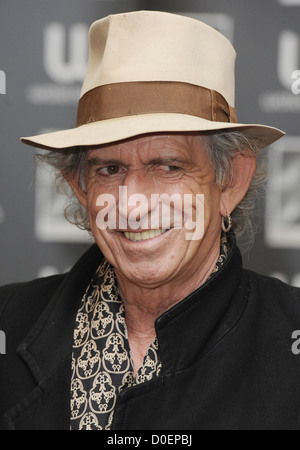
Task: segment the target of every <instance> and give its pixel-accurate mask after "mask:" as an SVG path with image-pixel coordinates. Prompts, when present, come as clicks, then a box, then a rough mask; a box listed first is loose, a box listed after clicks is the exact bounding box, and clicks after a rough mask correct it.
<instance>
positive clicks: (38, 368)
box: [4, 245, 103, 430]
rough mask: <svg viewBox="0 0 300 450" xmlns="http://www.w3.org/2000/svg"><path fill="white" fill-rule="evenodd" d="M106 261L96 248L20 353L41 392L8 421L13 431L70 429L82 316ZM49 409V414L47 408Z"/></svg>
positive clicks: (63, 286) (68, 277) (9, 415)
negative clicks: (78, 318)
mask: <svg viewBox="0 0 300 450" xmlns="http://www.w3.org/2000/svg"><path fill="white" fill-rule="evenodd" d="M102 258H103V255H102V254H101V252H100V250H99V249H98V247H97V246H96V245H93V246H92V247H91V248H90V249H89V250H88V251H87V252H86V253H85V254H84V255H83V256H82V257H81V259H80V260H79V261H78V262H77V264H76V265H75V266H74V267H73V268H72V269H71V271H70V272H69V273H68V274H67V275H66V277H65V278H64V280H63V282H62V284H61V285H60V287H59V288H58V290H57V292H56V293H55V295H54V296H53V298H52V299H51V301H50V303H49V304H48V306H47V308H46V309H45V311H44V312H43V314H42V315H41V317H40V318H39V320H38V321H37V322H36V324H35V325H34V327H33V328H32V329H31V331H30V333H29V334H28V335H27V337H26V338H25V340H24V341H23V342H22V343H21V345H20V346H19V347H18V349H17V352H18V354H19V355H20V357H21V358H22V359H23V361H24V362H25V363H26V365H27V367H28V369H29V370H30V372H31V373H32V375H33V377H34V379H35V381H36V388H35V389H34V391H33V392H32V393H31V394H30V395H29V396H28V397H26V398H24V399H23V400H22V401H21V402H20V403H19V404H18V405H17V406H16V407H15V408H13V409H12V410H11V411H9V412H8V413H7V414H6V415H5V419H4V421H5V424H6V426H7V428H8V429H24V430H26V429H27V430H28V429H32V428H31V427H34V429H68V428H69V421H70V385H69V383H68V382H67V380H68V379H69V380H71V353H72V343H73V330H74V324H75V318H76V314H77V310H78V307H79V304H80V301H81V300H82V297H83V295H84V292H85V290H86V287H87V286H88V285H89V283H90V280H91V278H92V276H93V275H94V273H95V271H96V270H97V267H98V265H99V264H100V262H101V260H102ZM45 404H47V408H45V407H44V405H45Z"/></svg>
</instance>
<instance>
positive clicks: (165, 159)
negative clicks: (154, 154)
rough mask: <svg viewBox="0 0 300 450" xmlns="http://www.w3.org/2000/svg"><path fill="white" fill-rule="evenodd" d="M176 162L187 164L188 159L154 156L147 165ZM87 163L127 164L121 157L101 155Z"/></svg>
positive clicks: (92, 164)
mask: <svg viewBox="0 0 300 450" xmlns="http://www.w3.org/2000/svg"><path fill="white" fill-rule="evenodd" d="M176 164H187V161H186V160H184V159H182V158H178V157H159V158H153V159H151V160H150V161H148V162H147V163H146V164H145V165H169V166H171V165H176ZM87 165H88V166H89V167H92V166H114V165H117V166H126V164H124V162H123V161H120V160H119V159H113V158H109V159H104V158H99V157H97V156H96V157H94V158H91V159H88V160H87Z"/></svg>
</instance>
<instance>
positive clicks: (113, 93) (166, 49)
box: [21, 11, 284, 150]
mask: <svg viewBox="0 0 300 450" xmlns="http://www.w3.org/2000/svg"><path fill="white" fill-rule="evenodd" d="M235 59H236V53H235V50H234V48H233V47H232V45H231V43H230V42H229V41H228V40H227V39H226V38H225V37H224V36H223V35H222V34H220V33H219V32H218V31H216V30H215V29H213V28H211V27H209V26H208V25H206V24H204V23H202V22H200V21H198V20H195V19H191V18H187V17H183V16H180V15H176V14H170V13H165V12H156V11H138V12H131V13H125V14H117V15H112V16H108V17H106V18H104V19H101V20H98V21H97V22H95V23H94V24H93V25H92V26H91V28H90V54H89V62H88V67H87V73H86V77H85V80H84V83H83V87H82V92H81V98H80V100H79V105H78V114H77V124H76V128H73V129H70V130H64V131H59V132H55V133H49V134H43V135H40V136H33V137H27V138H22V139H21V140H22V142H24V143H25V144H29V145H32V146H35V147H39V148H44V149H50V150H51V149H52V150H54V149H64V148H70V147H77V146H87V147H89V146H97V145H101V144H107V143H111V142H115V141H120V140H123V139H126V138H130V137H134V136H138V135H141V134H146V133H156V132H191V131H211V130H244V131H245V132H246V133H247V134H248V135H251V136H255V137H257V138H259V139H260V140H261V141H262V146H266V145H269V144H271V143H272V142H275V141H276V140H277V139H279V138H280V137H282V136H283V135H284V133H283V132H282V131H280V130H278V129H277V128H273V127H268V126H264V125H256V124H240V123H237V116H236V110H235V107H234V105H235V76H234V66H235Z"/></svg>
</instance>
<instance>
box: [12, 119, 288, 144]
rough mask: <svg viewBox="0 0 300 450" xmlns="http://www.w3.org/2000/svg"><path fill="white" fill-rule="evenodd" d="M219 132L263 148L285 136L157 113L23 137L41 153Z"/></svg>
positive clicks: (268, 130) (258, 127)
mask: <svg viewBox="0 0 300 450" xmlns="http://www.w3.org/2000/svg"><path fill="white" fill-rule="evenodd" d="M217 130H224V131H225V130H228V131H230V130H232V131H234V130H240V131H244V132H245V134H246V135H248V136H251V137H256V138H257V139H258V140H260V141H261V147H266V146H268V145H270V144H272V143H273V142H275V141H277V140H278V139H280V138H281V137H283V136H284V135H285V133H284V132H283V131H281V130H279V129H278V128H274V127H269V126H265V125H257V124H237V123H225V122H212V121H209V120H205V119H201V118H198V117H195V116H190V115H185V114H170V113H157V114H144V115H136V116H127V117H119V118H115V119H107V120H103V121H100V122H94V123H90V124H87V125H82V126H80V127H78V128H73V129H70V130H64V131H58V132H53V133H48V134H42V135H38V136H31V137H23V138H21V141H22V142H23V143H24V144H27V145H31V146H33V147H37V148H41V149H46V150H58V149H61V150H62V149H70V148H74V147H95V146H98V145H99V146H100V145H103V144H109V143H112V142H117V141H122V140H124V139H128V138H132V137H134V136H139V135H143V134H148V133H159V132H161V133H165V132H166V133H167V132H170V133H171V132H172V133H173V132H177V133H180V132H197V131H200V132H201V131H217Z"/></svg>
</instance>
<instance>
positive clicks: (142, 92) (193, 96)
mask: <svg viewBox="0 0 300 450" xmlns="http://www.w3.org/2000/svg"><path fill="white" fill-rule="evenodd" d="M151 113H174V114H188V115H191V116H196V117H200V118H202V119H206V120H210V121H213V122H227V123H230V122H231V123H237V116H236V110H235V108H233V107H232V106H230V105H229V104H228V102H227V101H226V100H225V98H224V97H223V96H222V95H221V94H219V93H218V92H216V91H214V90H211V89H207V88H205V87H202V86H196V85H193V84H189V83H182V82H170V81H145V82H143V81H138V82H128V83H114V84H107V85H103V86H99V87H96V88H94V89H92V90H90V91H88V92H87V93H86V94H84V95H83V96H82V97H81V99H80V101H79V106H78V114H77V124H76V126H77V127H80V126H82V125H86V124H88V123H93V122H98V121H101V120H106V119H115V118H118V117H126V116H133V115H141V114H151Z"/></svg>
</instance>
